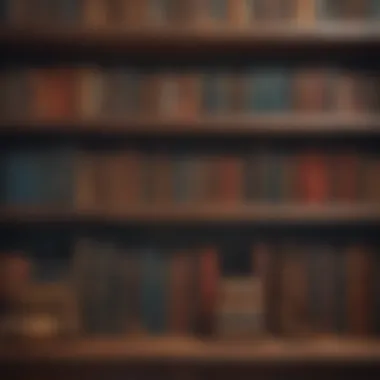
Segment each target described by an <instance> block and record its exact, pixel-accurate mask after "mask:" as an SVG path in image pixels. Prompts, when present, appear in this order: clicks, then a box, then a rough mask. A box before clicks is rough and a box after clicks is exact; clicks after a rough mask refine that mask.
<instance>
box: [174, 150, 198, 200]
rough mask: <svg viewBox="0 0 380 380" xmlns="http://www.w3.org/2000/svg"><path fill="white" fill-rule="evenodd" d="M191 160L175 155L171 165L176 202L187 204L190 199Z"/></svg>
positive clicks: (188, 157) (184, 156) (187, 157)
mask: <svg viewBox="0 0 380 380" xmlns="http://www.w3.org/2000/svg"><path fill="white" fill-rule="evenodd" d="M191 160H192V158H191V157H190V156H186V155H176V156H175V157H174V163H173V195H174V200H175V201H176V202H187V201H189V200H191V199H192V194H191V189H192V174H193V173H192V167H191V166H192V165H191V164H192V161H191Z"/></svg>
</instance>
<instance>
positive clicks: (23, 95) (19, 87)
mask: <svg viewBox="0 0 380 380" xmlns="http://www.w3.org/2000/svg"><path fill="white" fill-rule="evenodd" d="M30 82H31V81H30V75H29V74H28V72H27V71H26V70H21V69H18V70H9V71H6V72H5V77H4V91H5V99H4V101H5V105H4V110H5V116H7V117H9V118H16V117H30V111H31V109H30V101H31V98H32V94H31V83H30Z"/></svg>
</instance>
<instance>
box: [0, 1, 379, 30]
mask: <svg viewBox="0 0 380 380" xmlns="http://www.w3.org/2000/svg"><path fill="white" fill-rule="evenodd" d="M379 15H380V5H379V1H378V0H350V1H343V0H206V1H204V0H202V1H199V0H195V1H194V0H50V1H46V0H2V1H1V13H0V17H1V18H0V20H2V21H3V23H6V24H10V25H16V26H23V27H24V26H43V27H57V26H61V27H83V26H84V27H107V26H111V27H115V26H119V27H120V26H123V27H127V26H130V27H132V26H134V27H137V26H140V27H141V26H159V25H176V24H177V25H178V24H180V25H181V26H183V25H186V24H189V25H205V26H207V25H209V26H210V25H213V24H217V25H218V24H219V25H223V26H226V25H229V26H235V27H241V26H250V25H254V24H255V23H260V22H263V21H277V22H278V21H297V22H299V23H301V24H305V25H310V24H311V25H312V24H314V23H315V22H316V21H320V20H376V19H378V18H379Z"/></svg>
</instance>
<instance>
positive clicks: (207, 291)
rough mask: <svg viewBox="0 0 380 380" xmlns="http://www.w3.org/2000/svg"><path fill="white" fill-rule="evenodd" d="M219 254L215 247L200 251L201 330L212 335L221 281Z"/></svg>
mask: <svg viewBox="0 0 380 380" xmlns="http://www.w3.org/2000/svg"><path fill="white" fill-rule="evenodd" d="M219 276H220V271H219V263H218V254H217V251H216V250H215V249H214V248H206V249H203V250H202V251H201V253H200V277H199V281H200V282H199V285H200V297H201V299H200V323H201V325H200V332H201V334H202V335H211V334H213V332H214V327H215V313H216V301H217V292H218V283H219Z"/></svg>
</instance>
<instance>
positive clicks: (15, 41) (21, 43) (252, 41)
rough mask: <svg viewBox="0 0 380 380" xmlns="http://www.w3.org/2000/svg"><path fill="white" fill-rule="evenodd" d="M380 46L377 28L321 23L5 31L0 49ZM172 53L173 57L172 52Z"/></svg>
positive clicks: (366, 24) (200, 48) (2, 31)
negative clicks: (302, 24)
mask: <svg viewBox="0 0 380 380" xmlns="http://www.w3.org/2000/svg"><path fill="white" fill-rule="evenodd" d="M379 45H380V27H379V25H378V23H376V22H373V23H368V22H359V23H352V22H350V23H348V22H347V23H344V22H321V23H318V25H317V26H310V27H301V26H295V25H294V24H289V23H286V24H285V23H284V24H275V23H274V24H272V25H268V24H265V25H260V24H258V25H256V26H255V27H252V28H246V29H238V28H233V27H229V26H226V25H223V26H220V27H217V26H215V27H198V26H196V27H186V26H182V25H181V27H178V26H169V27H157V28H152V27H149V26H146V27H142V28H137V29H132V28H112V27H107V28H101V29H99V28H98V29H95V28H94V29H90V30H86V29H83V28H77V29H73V28H70V29H53V30H49V31H47V30H46V29H38V28H19V29H18V28H3V29H2V30H0V46H1V47H2V48H3V47H6V46H8V47H10V46H12V47H24V48H25V47H27V48H28V49H32V48H36V47H38V48H43V49H45V50H46V49H49V50H50V49H53V50H59V49H62V48H64V49H67V48H69V49H71V50H77V49H95V50H99V49H100V50H113V49H116V50H120V49H122V50H123V51H124V52H126V51H125V49H133V50H138V51H142V50H147V49H148V50H149V51H152V49H153V50H155V49H159V50H162V49H166V48H170V49H173V48H175V49H176V52H178V49H179V50H180V51H181V52H186V51H188V50H189V49H191V50H208V49H210V48H212V49H213V52H214V53H215V51H216V50H218V49H223V50H224V49H226V48H229V49H232V50H236V49H237V50H241V49H243V50H249V51H250V52H253V51H255V50H259V51H262V50H271V49H273V48H274V47H276V48H277V49H281V50H284V51H288V52H289V48H296V49H298V48H302V49H315V48H316V47H319V48H323V49H336V48H339V49H345V50H346V49H352V48H353V47H355V48H359V49H368V47H369V46H379ZM173 53H175V52H174V51H173Z"/></svg>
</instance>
